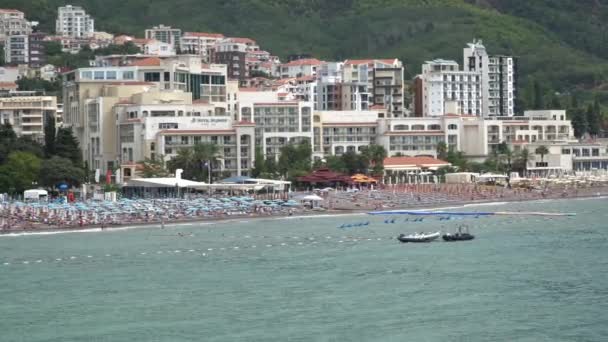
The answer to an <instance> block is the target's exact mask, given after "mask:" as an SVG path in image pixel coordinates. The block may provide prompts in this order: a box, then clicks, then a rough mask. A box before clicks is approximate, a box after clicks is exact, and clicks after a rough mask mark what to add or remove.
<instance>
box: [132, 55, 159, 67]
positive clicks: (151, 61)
mask: <svg viewBox="0 0 608 342" xmlns="http://www.w3.org/2000/svg"><path fill="white" fill-rule="evenodd" d="M130 65H132V66H160V58H158V57H148V58H144V59H140V60H137V61H134V62H132V63H131V64H130Z"/></svg>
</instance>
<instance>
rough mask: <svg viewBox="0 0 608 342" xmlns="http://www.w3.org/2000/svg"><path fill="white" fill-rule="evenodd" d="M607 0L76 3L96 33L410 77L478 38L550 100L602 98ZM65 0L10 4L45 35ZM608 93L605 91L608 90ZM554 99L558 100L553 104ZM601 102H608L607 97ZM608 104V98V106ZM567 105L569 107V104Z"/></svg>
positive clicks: (7, 3) (607, 52) (9, 0)
mask: <svg viewBox="0 0 608 342" xmlns="http://www.w3.org/2000/svg"><path fill="white" fill-rule="evenodd" d="M607 2H608V1H606V0H534V1H523V0H172V1H160V0H103V1H98V0H74V1H71V2H70V3H72V4H74V5H83V6H84V7H85V8H86V10H87V11H88V12H89V13H91V14H92V15H93V16H94V18H95V19H96V28H97V29H98V30H107V31H110V32H115V33H131V34H137V35H140V36H141V35H143V30H144V29H145V28H146V27H148V26H151V25H153V24H161V23H162V24H165V25H172V26H176V27H180V28H182V29H183V30H200V31H212V32H222V33H225V34H227V35H233V36H248V37H252V38H255V39H256V40H257V41H258V42H259V43H260V45H261V46H262V47H263V48H265V49H267V50H270V51H271V52H273V53H276V54H279V55H280V56H286V55H288V54H290V53H311V54H313V55H315V56H317V57H319V58H326V59H343V58H347V57H371V56H374V57H398V58H400V59H402V60H403V61H404V62H405V63H406V66H407V69H408V74H409V76H413V75H415V74H416V73H418V72H419V70H420V64H421V63H422V62H423V61H424V60H428V59H432V58H439V57H441V58H452V59H456V60H458V61H460V60H461V59H462V48H463V46H464V44H465V43H466V42H469V41H471V40H472V39H473V38H481V39H483V40H484V42H485V45H486V47H488V49H489V50H490V52H492V53H506V54H513V55H516V56H519V57H520V75H521V76H522V77H521V78H520V81H521V84H520V89H521V90H524V91H523V95H522V96H521V98H522V99H524V100H525V99H526V98H527V97H529V96H530V95H531V94H529V91H528V92H527V91H525V90H526V89H529V86H527V84H530V83H531V82H529V81H530V80H531V79H536V80H538V81H539V82H540V83H541V84H542V86H543V90H544V92H545V93H546V94H547V96H548V97H549V94H553V93H554V92H556V91H559V92H560V93H562V94H563V93H572V92H579V93H583V92H584V93H585V94H589V93H591V92H598V93H599V94H600V95H603V93H604V84H605V83H606V82H607V81H608V44H606V43H607V42H608V24H606V23H607V22H608V5H607ZM63 4H65V2H64V1H59V0H4V1H3V4H2V5H1V6H2V7H14V8H18V9H21V10H24V11H26V13H27V15H28V18H30V19H32V20H39V21H40V22H41V27H42V28H43V29H46V30H48V31H52V30H53V28H54V19H55V15H56V7H57V6H58V5H63ZM606 88H607V89H608V87H606ZM551 96H552V95H551ZM602 98H604V96H602ZM605 98H606V99H607V100H608V96H606V97H605ZM564 101H567V100H564Z"/></svg>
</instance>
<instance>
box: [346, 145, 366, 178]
mask: <svg viewBox="0 0 608 342" xmlns="http://www.w3.org/2000/svg"><path fill="white" fill-rule="evenodd" d="M342 163H343V164H344V169H345V172H346V173H348V174H349V175H353V174H356V173H367V171H368V169H369V160H368V159H367V158H365V157H364V156H362V155H360V154H357V153H356V152H352V151H349V152H346V153H344V154H343V155H342Z"/></svg>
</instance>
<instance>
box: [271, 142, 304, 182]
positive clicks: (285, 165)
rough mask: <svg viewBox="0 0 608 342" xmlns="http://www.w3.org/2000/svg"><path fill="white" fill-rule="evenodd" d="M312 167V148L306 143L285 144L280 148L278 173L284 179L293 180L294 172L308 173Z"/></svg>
mask: <svg viewBox="0 0 608 342" xmlns="http://www.w3.org/2000/svg"><path fill="white" fill-rule="evenodd" d="M311 165H312V148H311V146H310V144H309V143H308V142H301V143H300V144H297V145H296V144H287V145H285V146H283V147H281V154H280V156H279V162H278V165H277V167H278V171H279V174H280V175H281V176H283V177H285V178H293V175H294V174H295V173H294V171H304V172H309V171H310V167H311Z"/></svg>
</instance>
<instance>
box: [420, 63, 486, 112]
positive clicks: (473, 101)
mask: <svg viewBox="0 0 608 342" xmlns="http://www.w3.org/2000/svg"><path fill="white" fill-rule="evenodd" d="M415 83H416V101H415V102H416V104H417V105H416V116H418V117H420V116H442V115H444V114H446V113H449V114H465V115H475V116H481V115H482V110H483V108H482V105H481V104H482V95H481V94H482V90H481V74H480V73H479V72H477V71H460V70H459V67H458V63H456V62H455V61H447V60H442V59H436V60H433V61H428V62H426V63H425V64H423V65H422V74H421V75H419V76H418V80H417V81H416V82H415Z"/></svg>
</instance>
